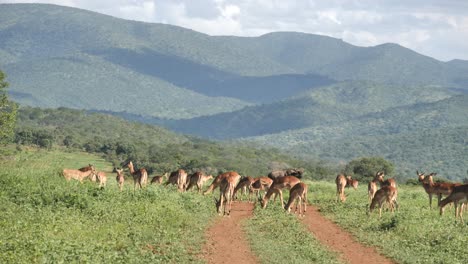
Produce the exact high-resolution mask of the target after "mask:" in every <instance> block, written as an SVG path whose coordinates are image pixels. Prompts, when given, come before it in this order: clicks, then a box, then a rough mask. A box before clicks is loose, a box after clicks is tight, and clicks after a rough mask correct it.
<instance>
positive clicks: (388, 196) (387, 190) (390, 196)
mask: <svg viewBox="0 0 468 264" xmlns="http://www.w3.org/2000/svg"><path fill="white" fill-rule="evenodd" d="M397 196H398V191H397V189H396V188H395V187H393V186H391V185H387V186H383V187H382V188H380V189H379V190H378V191H377V192H376V193H375V195H374V198H372V202H371V204H370V207H369V211H370V213H372V211H373V210H374V208H375V206H376V205H377V204H378V206H379V217H382V207H383V205H384V203H385V202H386V203H388V204H389V207H390V210H391V211H392V212H394V210H395V207H396V208H398V203H397V200H396V199H397Z"/></svg>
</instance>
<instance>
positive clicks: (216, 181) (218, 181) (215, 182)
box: [203, 171, 240, 195]
mask: <svg viewBox="0 0 468 264" xmlns="http://www.w3.org/2000/svg"><path fill="white" fill-rule="evenodd" d="M233 175H238V176H239V178H240V175H239V174H238V173H237V172H235V171H230V172H225V173H221V174H219V175H218V176H216V178H215V179H214V180H213V182H212V183H211V185H210V186H209V187H208V189H207V190H206V191H205V192H204V193H203V195H207V194H209V193H210V192H212V191H214V190H215V189H216V188H218V186H219V185H220V184H221V182H222V181H223V179H224V178H226V177H228V176H233Z"/></svg>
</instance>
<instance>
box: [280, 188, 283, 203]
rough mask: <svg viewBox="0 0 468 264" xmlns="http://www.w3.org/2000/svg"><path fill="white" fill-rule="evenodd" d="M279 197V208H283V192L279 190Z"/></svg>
mask: <svg viewBox="0 0 468 264" xmlns="http://www.w3.org/2000/svg"><path fill="white" fill-rule="evenodd" d="M279 197H280V201H281V206H283V192H282V191H281V190H279Z"/></svg>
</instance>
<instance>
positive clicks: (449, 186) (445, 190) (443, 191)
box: [426, 172, 460, 205]
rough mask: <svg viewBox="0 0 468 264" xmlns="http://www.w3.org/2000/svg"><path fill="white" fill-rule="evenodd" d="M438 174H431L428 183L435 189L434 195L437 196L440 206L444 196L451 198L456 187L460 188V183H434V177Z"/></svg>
mask: <svg viewBox="0 0 468 264" xmlns="http://www.w3.org/2000/svg"><path fill="white" fill-rule="evenodd" d="M436 175H437V173H434V172H433V173H431V174H429V175H428V176H426V177H427V181H428V182H429V184H430V185H431V187H432V188H434V193H435V194H436V195H437V205H440V201H441V200H442V195H444V196H449V195H450V194H451V193H452V190H453V188H454V187H455V186H459V185H460V184H459V183H448V182H438V183H434V180H433V178H432V177H433V176H436Z"/></svg>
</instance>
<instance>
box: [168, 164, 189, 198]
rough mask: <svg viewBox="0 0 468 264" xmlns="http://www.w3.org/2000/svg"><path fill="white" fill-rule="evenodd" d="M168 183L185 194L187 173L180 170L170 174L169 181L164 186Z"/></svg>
mask: <svg viewBox="0 0 468 264" xmlns="http://www.w3.org/2000/svg"><path fill="white" fill-rule="evenodd" d="M170 183H172V184H175V185H177V189H178V190H179V191H181V192H185V190H186V188H187V172H185V170H182V169H178V170H176V171H173V172H171V175H169V179H168V180H167V182H166V184H165V185H168V184H170Z"/></svg>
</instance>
